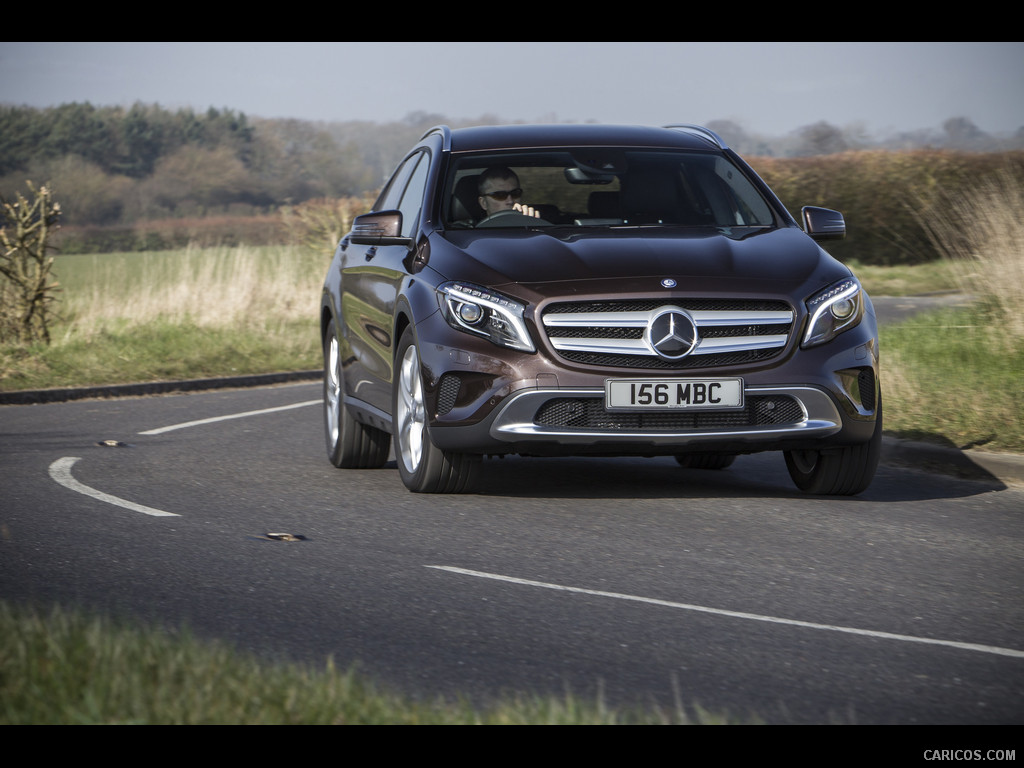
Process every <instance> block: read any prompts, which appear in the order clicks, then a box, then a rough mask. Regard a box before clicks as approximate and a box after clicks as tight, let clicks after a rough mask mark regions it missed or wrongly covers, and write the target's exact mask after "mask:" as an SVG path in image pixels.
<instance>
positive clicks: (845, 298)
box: [803, 277, 864, 347]
mask: <svg viewBox="0 0 1024 768" xmlns="http://www.w3.org/2000/svg"><path fill="white" fill-rule="evenodd" d="M807 311H808V312H810V320H808V322H807V332H806V333H805V334H804V340H803V346H805V347H813V346H815V345H817V344H824V343H825V342H826V341H829V340H831V339H834V338H835V337H836V336H838V335H839V334H840V333H842V332H843V331H845V330H847V329H848V328H852V327H853V326H855V325H857V323H859V322H860V319H861V317H863V316H864V295H863V292H862V290H861V287H860V283H858V282H857V280H856V279H855V278H852V277H848V278H846V279H844V280H840V281H839V282H838V283H833V284H832V285H830V286H829V287H828V288H826V289H825V290H824V291H821V292H820V293H818V294H815V295H814V296H812V297H811V298H810V299H808V300H807Z"/></svg>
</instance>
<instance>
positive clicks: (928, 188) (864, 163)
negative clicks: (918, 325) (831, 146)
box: [750, 150, 1024, 266]
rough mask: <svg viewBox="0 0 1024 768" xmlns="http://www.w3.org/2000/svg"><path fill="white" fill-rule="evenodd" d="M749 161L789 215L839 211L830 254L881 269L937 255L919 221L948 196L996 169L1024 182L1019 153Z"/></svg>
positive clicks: (1023, 158) (937, 212)
mask: <svg viewBox="0 0 1024 768" xmlns="http://www.w3.org/2000/svg"><path fill="white" fill-rule="evenodd" d="M750 164H751V166H753V168H754V170H755V171H757V173H758V174H759V175H760V176H761V178H763V179H764V180H765V181H766V182H767V183H768V185H769V186H770V187H771V188H772V189H773V190H774V191H775V193H776V194H777V195H778V196H779V198H780V199H781V200H782V202H783V204H784V205H785V206H786V207H787V208H788V209H789V210H790V212H791V213H792V214H793V215H794V216H799V213H800V208H801V207H802V206H804V205H820V206H823V207H825V208H834V209H836V210H838V211H841V212H842V213H843V216H844V217H845V218H846V227H847V235H846V239H845V240H841V241H837V242H832V243H829V244H828V251H829V252H830V253H831V254H832V255H834V256H836V257H837V258H839V259H842V260H844V261H858V262H860V263H862V264H872V265H882V266H891V265H895V264H920V263H923V262H928V261H934V260H936V259H938V258H939V257H940V256H941V254H939V253H938V252H936V250H935V247H934V246H933V245H932V244H931V243H930V242H929V240H928V237H927V235H926V231H925V228H924V227H923V226H922V222H924V221H927V220H929V219H930V218H931V217H935V216H943V215H944V214H943V209H944V207H945V205H946V204H947V203H948V201H949V200H950V199H952V198H955V197H957V196H962V195H964V194H969V193H970V191H971V189H972V188H974V187H975V186H976V185H978V184H980V183H982V182H983V181H984V180H986V179H989V178H991V177H993V176H995V175H997V174H1002V173H1009V174H1011V176H1012V177H1013V178H1015V179H1017V181H1018V183H1021V184H1024V152H1004V153H991V154H972V153H966V152H948V151H940V150H921V151H914V152H885V151H861V152H844V153H841V154H836V155H824V156H820V157H807V158H787V159H777V158H752V159H750Z"/></svg>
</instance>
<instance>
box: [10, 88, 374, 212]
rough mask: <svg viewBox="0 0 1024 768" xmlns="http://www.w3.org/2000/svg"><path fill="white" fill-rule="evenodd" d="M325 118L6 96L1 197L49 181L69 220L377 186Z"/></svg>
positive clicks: (264, 206)
mask: <svg viewBox="0 0 1024 768" xmlns="http://www.w3.org/2000/svg"><path fill="white" fill-rule="evenodd" d="M378 155H379V153H374V151H373V148H370V151H369V152H367V151H364V149H363V148H362V147H360V148H357V147H356V145H355V144H354V143H352V142H351V141H339V140H338V138H336V137H335V136H334V135H332V133H331V132H330V131H328V130H327V128H326V127H325V126H323V125H317V124H313V123H309V122H304V121H299V120H250V119H249V118H248V117H246V115H245V114H244V113H241V112H236V111H234V110H231V109H215V108H213V107H211V108H210V109H208V110H207V111H206V112H195V111H193V110H191V109H178V110H168V109H165V108H163V107H160V106H159V105H145V104H139V103H137V104H134V105H133V106H131V107H128V108H124V107H97V106H93V105H92V104H89V103H74V104H64V105H61V106H59V107H53V108H47V109H37V108H33V107H18V106H0V195H2V196H3V197H4V198H6V199H10V198H11V197H13V195H14V194H15V193H16V192H17V191H19V190H23V189H24V182H25V180H26V179H32V180H39V183H43V182H44V181H52V182H53V186H54V188H55V189H57V190H59V194H60V195H61V199H62V201H63V203H64V217H63V218H64V222H65V223H67V224H72V225H74V224H78V225H84V224H94V225H105V224H116V223H131V222H134V221H139V220H145V219H159V218H166V217H170V218H173V217H180V216H196V215H204V214H206V213H210V212H218V213H225V212H232V211H235V212H239V213H253V212H260V211H266V210H269V209H273V208H276V207H278V206H281V205H284V204H289V203H297V202H302V201H304V200H308V199H312V198H317V197H335V198H338V197H344V196H348V195H356V194H360V193H362V192H363V191H364V190H366V189H368V188H371V187H373V186H375V185H376V186H379V184H380V176H381V173H382V171H381V168H380V163H381V162H383V161H385V160H386V159H388V158H383V157H379V156H378Z"/></svg>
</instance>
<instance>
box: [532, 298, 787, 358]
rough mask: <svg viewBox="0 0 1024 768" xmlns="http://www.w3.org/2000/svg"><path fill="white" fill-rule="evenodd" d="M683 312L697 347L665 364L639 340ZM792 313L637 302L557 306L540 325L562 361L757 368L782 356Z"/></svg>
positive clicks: (747, 305) (710, 303)
mask: <svg viewBox="0 0 1024 768" xmlns="http://www.w3.org/2000/svg"><path fill="white" fill-rule="evenodd" d="M667 308H676V309H681V310H684V311H685V312H686V313H687V314H688V315H689V316H690V317H691V318H692V319H693V323H694V325H695V327H696V330H697V334H698V337H699V338H700V342H699V343H698V344H697V346H696V347H695V348H694V350H693V351H692V352H691V353H690V354H689V355H687V356H686V357H683V358H680V359H674V360H669V359H664V358H662V357H660V356H658V354H657V353H656V352H655V351H654V350H653V349H652V348H651V347H650V346H649V345H648V343H647V342H646V341H645V339H644V332H645V331H646V330H647V327H648V324H649V323H650V322H651V319H652V318H653V317H654V315H655V314H657V313H658V312H660V311H662V310H664V309H667ZM793 319H794V313H793V309H792V307H791V306H790V305H789V304H787V303H786V302H784V301H774V300H762V299H725V300H723V299H673V300H665V299H640V300H632V301H629V300H627V301H622V300H614V301H585V302H561V303H558V304H552V305H551V306H549V307H548V308H547V309H546V310H545V311H544V314H543V317H542V324H543V326H544V330H545V332H546V333H547V335H548V339H549V341H550V342H551V344H552V346H553V347H554V348H555V350H556V351H557V352H558V354H559V355H560V356H561V357H562V358H564V359H565V360H569V361H572V362H575V363H584V364H587V365H597V366H607V367H613V368H646V369H652V370H657V369H689V368H707V367H719V366H726V365H744V364H750V363H760V362H763V361H765V360H770V359H772V358H773V357H776V356H777V355H779V354H781V353H782V351H783V350H784V349H785V347H786V344H787V343H788V342H789V334H790V332H791V330H792V328H793Z"/></svg>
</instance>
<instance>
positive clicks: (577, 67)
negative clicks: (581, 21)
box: [0, 42, 1024, 137]
mask: <svg viewBox="0 0 1024 768" xmlns="http://www.w3.org/2000/svg"><path fill="white" fill-rule="evenodd" d="M85 101H88V102H90V103H92V104H93V105H96V106H114V105H123V106H130V105H131V104H133V103H135V102H137V101H138V102H143V103H146V104H159V105H161V106H162V107H165V108H168V109H172V110H173V109H178V108H183V107H191V108H193V109H196V110H202V111H205V110H206V109H207V108H209V107H216V108H218V109H220V108H225V107H226V108H229V109H232V110H235V111H238V112H244V113H245V114H246V115H247V116H249V117H263V118H297V119H301V120H311V121H325V122H330V121H347V120H368V121H372V122H382V123H383V122H391V121H395V120H401V119H402V118H403V117H405V116H406V115H408V114H409V113H412V112H428V113H436V114H439V115H441V116H443V117H445V118H447V119H449V120H452V121H457V120H462V119H470V120H472V119H474V118H479V117H482V116H485V115H486V116H493V117H496V118H498V119H499V120H502V121H507V122H531V121H543V122H550V121H561V122H585V121H596V122H603V123H634V124H642V125H664V124H668V123H707V122H710V121H712V120H732V121H733V122H735V123H738V124H739V125H740V126H742V127H743V128H744V129H746V130H747V131H748V132H751V133H756V134H761V135H765V136H782V135H785V134H787V133H789V132H791V131H793V130H796V129H798V128H801V127H803V126H806V125H810V124H813V123H817V122H820V121H825V122H828V123H830V124H832V125H835V126H838V127H841V128H847V127H859V128H860V129H862V130H863V131H865V132H866V133H867V134H868V135H872V136H878V137H882V136H886V135H890V134H893V133H896V132H901V131H913V130H919V129H938V128H940V127H941V125H942V123H943V122H944V121H945V120H947V119H948V118H951V117H967V118H969V119H970V120H971V121H973V122H974V124H975V125H977V126H978V127H979V128H980V129H982V130H983V131H986V132H988V133H992V134H1003V133H1011V132H1013V131H1016V130H1017V129H1018V128H1020V127H1021V126H1024V43H1019V42H1004V43H998V42H989V43H979V42H945V43H941V42H936V43H929V42H905V43H900V42H874V43H872V42H863V43H861V42H845V43H838V42H831V43H829V42H820V43H819V42H745V43H734V42H690V43H685V42H561V43H560V42H359V43H356V42H334V43H326V42H325V43H317V42H305V43H288V42H276V43H275V42H250V43H247V42H220V43H218V42H192V43H187V42H183V43H174V42H148V43H147V42H106V43H99V42H63V43H48V42H35V43H33V42H0V104H7V105H27V106H35V107H48V106H56V105H58V104H62V103H68V102H85Z"/></svg>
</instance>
